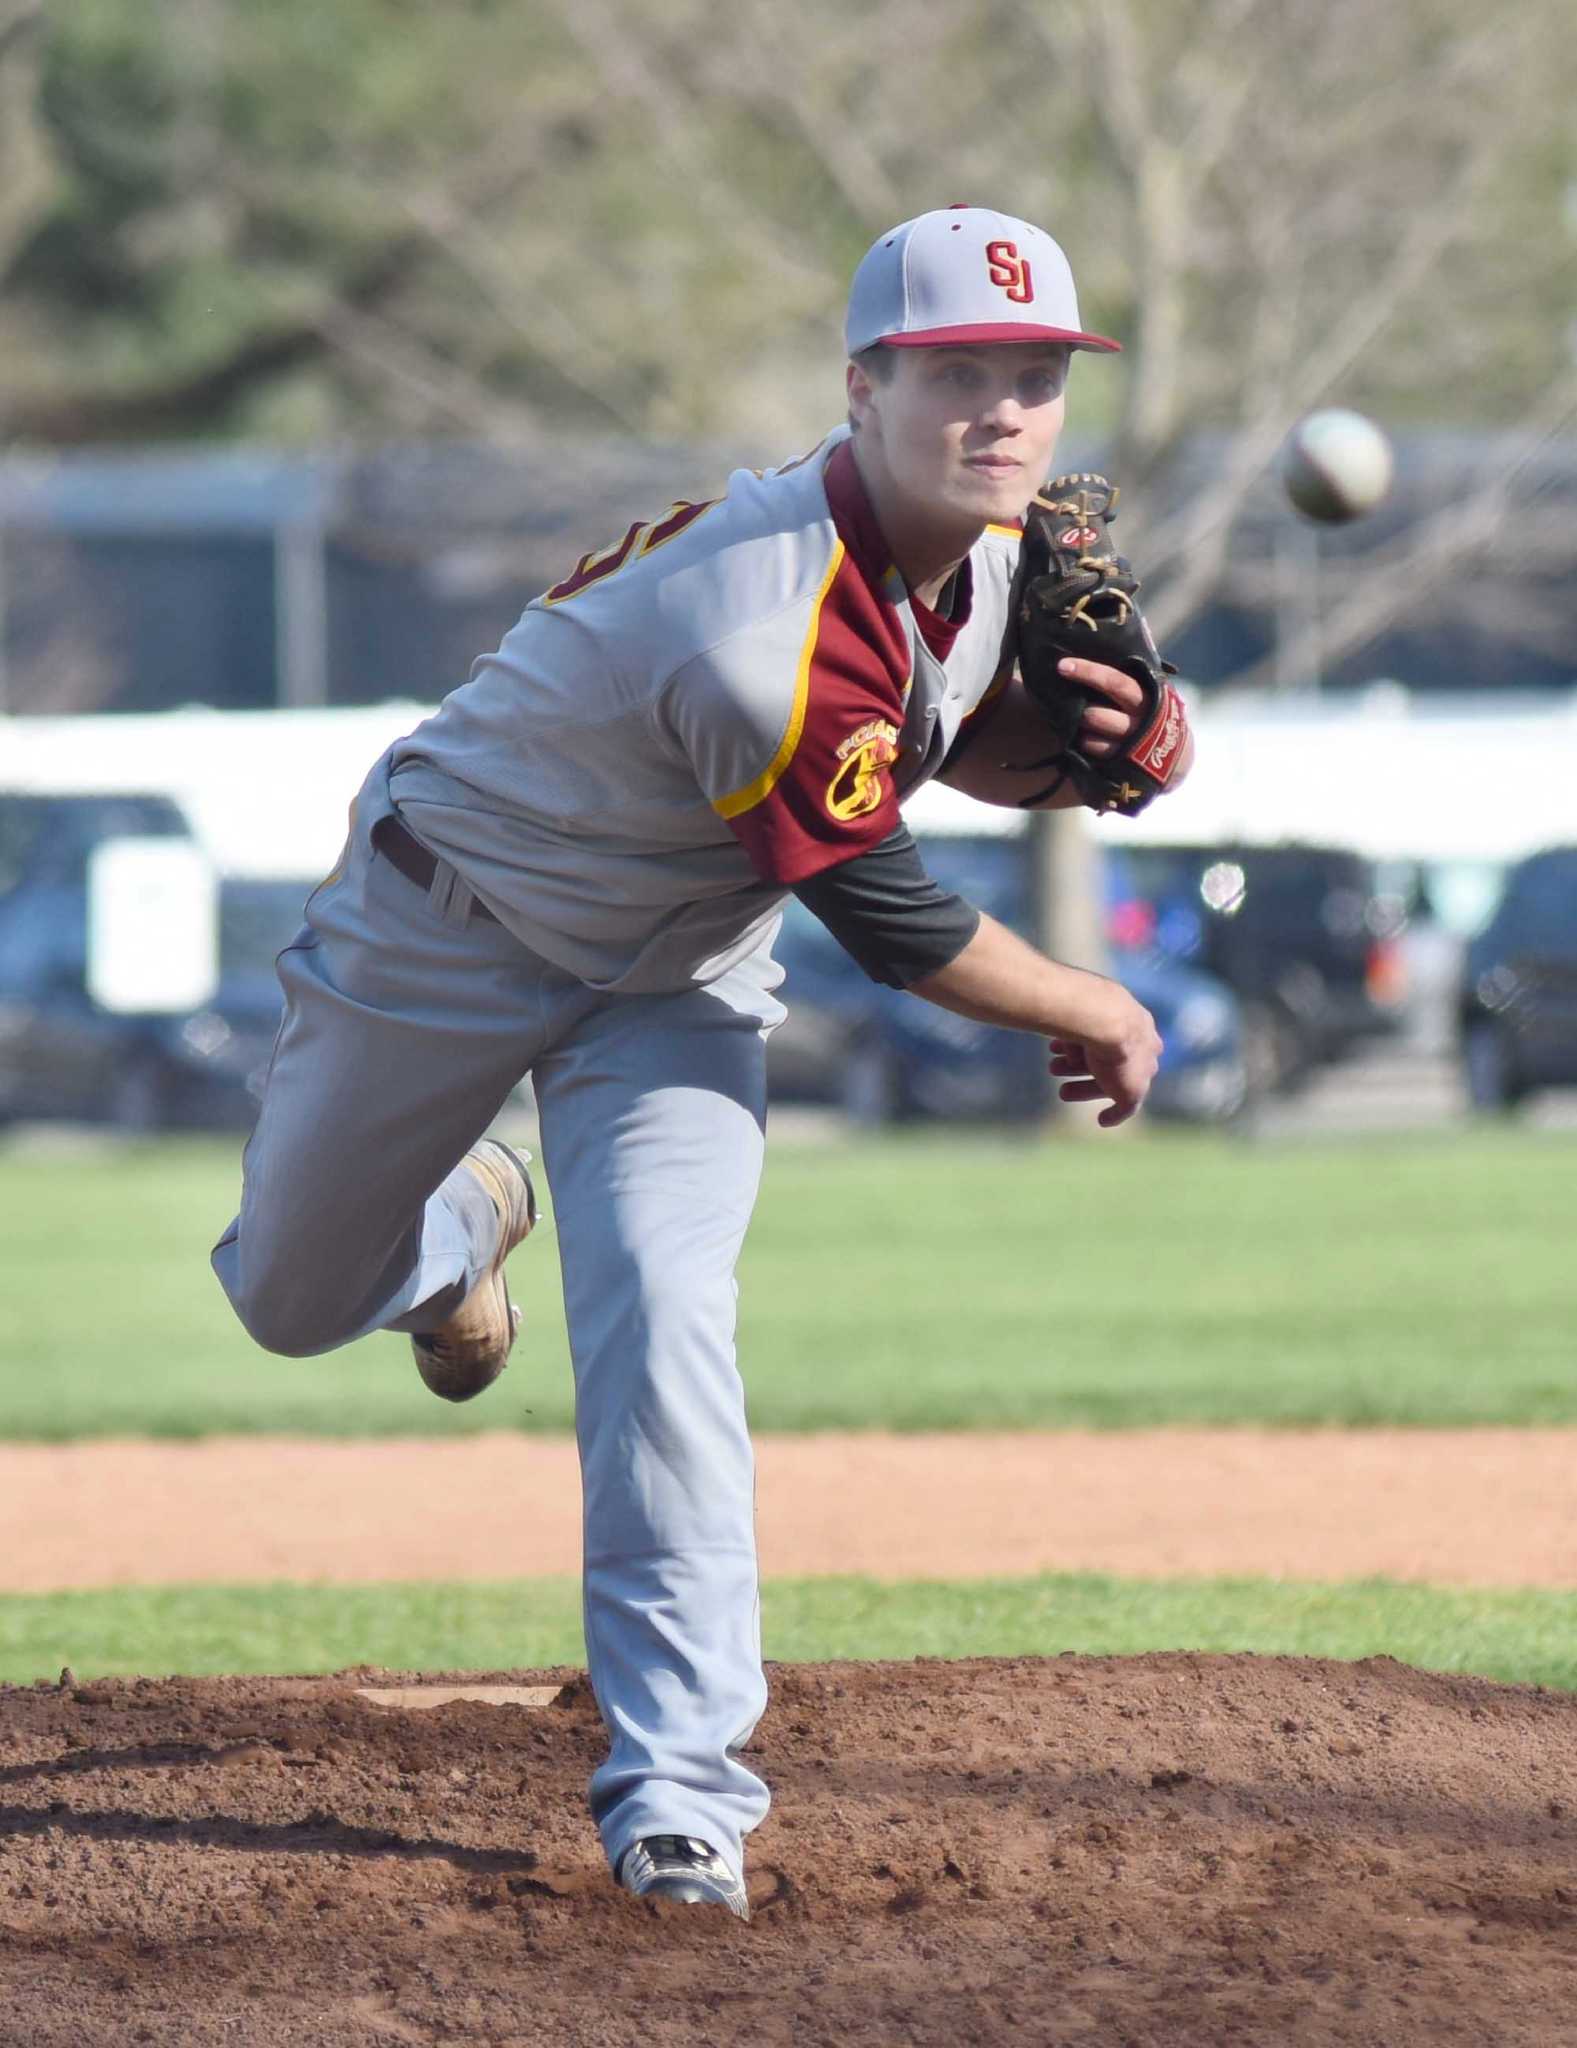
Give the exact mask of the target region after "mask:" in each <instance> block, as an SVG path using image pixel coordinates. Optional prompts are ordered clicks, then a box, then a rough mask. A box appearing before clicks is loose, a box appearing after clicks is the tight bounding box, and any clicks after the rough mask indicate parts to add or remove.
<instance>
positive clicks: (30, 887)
mask: <svg viewBox="0 0 1577 2048" xmlns="http://www.w3.org/2000/svg"><path fill="white" fill-rule="evenodd" d="M191 837H192V833H191V827H190V825H189V824H188V822H187V820H186V817H185V815H184V814H183V813H182V812H181V810H180V809H179V808H178V807H177V806H176V805H175V804H174V803H172V802H171V801H170V799H169V798H168V797H164V796H160V795H157V794H153V793H149V794H137V793H129V794H100V795H72V796H42V795H32V794H14V793H9V792H8V793H0V1123H7V1122H12V1121H16V1120H18V1119H23V1118H25V1119H29V1120H32V1119H40V1120H46V1119H61V1118H63V1119H68V1120H70V1121H72V1122H83V1123H107V1124H112V1125H115V1126H118V1127H119V1128H120V1129H122V1130H128V1131H148V1130H156V1129H160V1128H163V1127H165V1126H168V1125H187V1126H195V1127H240V1128H245V1127H246V1126H247V1125H249V1124H250V1123H251V1121H252V1120H253V1118H255V1116H256V1114H257V1097H258V1092H259V1088H260V1085H261V1076H262V1073H263V1070H264V1068H265V1067H266V1065H267V1061H268V1055H269V1051H270V1048H271V1047H272V1044H273V1038H274V1033H275V1031H276V1029H277V1028H278V1023H279V1012H280V994H279V986H278V983H277V981H275V979H274V975H273V957H274V954H275V953H277V952H278V950H279V948H280V947H281V946H283V945H285V944H287V943H288V941H289V939H290V938H291V936H292V934H293V932H294V930H295V929H296V927H297V925H298V924H299V922H300V910H301V904H302V901H303V899H304V898H305V896H306V894H307V886H308V885H307V884H305V883H275V882H226V883H225V884H224V885H223V887H222V889H221V891H220V894H219V900H218V917H219V930H218V935H217V936H218V947H217V952H218V962H217V964H218V969H219V980H218V985H217V987H216V988H215V990H214V991H213V993H212V995H211V997H210V999H209V1000H208V1002H207V1003H205V1004H204V1006H203V1007H202V1008H201V1009H200V1010H197V1011H194V1012H188V1013H184V1014H182V1013H173V1014H166V1013H146V1014H145V1013H139V1012H119V1011H113V1010H108V1009H105V1008H104V1007H103V1006H102V1004H101V1003H99V1002H98V1001H96V1000H95V998H94V994H93V991H92V988H91V986H90V979H91V978H90V975H89V971H88V951H89V947H88V930H89V895H90V881H89V877H90V871H91V867H92V861H93V856H94V853H95V851H96V850H97V849H98V848H99V847H100V846H102V845H104V844H105V843H106V842H108V841H115V840H124V839H163V838H169V839H180V840H184V841H187V842H190V840H191Z"/></svg>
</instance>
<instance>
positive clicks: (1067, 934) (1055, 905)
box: [1030, 809, 1111, 1137]
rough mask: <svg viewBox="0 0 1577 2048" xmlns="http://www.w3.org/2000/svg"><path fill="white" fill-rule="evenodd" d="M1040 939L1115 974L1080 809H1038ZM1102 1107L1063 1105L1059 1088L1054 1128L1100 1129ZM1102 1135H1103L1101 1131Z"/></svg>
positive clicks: (1075, 962) (1063, 957)
mask: <svg viewBox="0 0 1577 2048" xmlns="http://www.w3.org/2000/svg"><path fill="white" fill-rule="evenodd" d="M1030 848H1031V856H1030V857H1031V860H1032V862H1033V884H1034V901H1035V926H1036V941H1037V943H1038V944H1039V946H1040V949H1041V951H1042V952H1043V953H1049V954H1050V956H1051V957H1052V959H1053V960H1060V961H1062V962H1063V963H1064V964H1065V965H1066V966H1069V967H1083V968H1087V969H1088V970H1089V971H1090V972H1091V973H1094V974H1107V973H1109V972H1110V971H1111V954H1110V948H1109V947H1108V945H1107V941H1106V890H1105V880H1104V876H1103V872H1102V859H1101V848H1100V845H1099V843H1098V841H1097V839H1096V836H1095V833H1094V832H1093V831H1092V830H1091V828H1090V821H1089V816H1088V813H1087V812H1085V811H1084V810H1082V809H1075V810H1068V811H1036V812H1034V813H1032V814H1031V820H1030ZM1098 1110H1099V1104H1096V1105H1094V1106H1092V1105H1090V1104H1087V1103H1082V1102H1079V1103H1073V1102H1063V1101H1062V1100H1061V1099H1060V1098H1059V1096H1058V1095H1057V1092H1056V1089H1055V1087H1053V1089H1052V1095H1051V1115H1050V1119H1049V1121H1050V1124H1051V1128H1052V1130H1053V1131H1054V1132H1055V1134H1056V1135H1057V1136H1059V1137H1062V1136H1075V1137H1085V1136H1089V1135H1092V1134H1093V1133H1094V1132H1095V1130H1096V1128H1097V1127H1096V1123H1095V1118H1096V1114H1097V1113H1098ZM1102 1135H1103V1136H1104V1135H1105V1133H1102Z"/></svg>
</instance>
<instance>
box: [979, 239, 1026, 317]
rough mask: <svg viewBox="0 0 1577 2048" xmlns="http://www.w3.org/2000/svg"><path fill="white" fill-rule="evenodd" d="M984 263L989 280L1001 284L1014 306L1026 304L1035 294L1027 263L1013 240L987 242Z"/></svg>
mask: <svg viewBox="0 0 1577 2048" xmlns="http://www.w3.org/2000/svg"><path fill="white" fill-rule="evenodd" d="M986 263H987V265H988V266H989V268H990V271H991V282H992V283H993V284H999V285H1001V287H1002V289H1003V290H1004V291H1005V292H1006V293H1007V295H1008V297H1009V298H1010V299H1011V300H1012V301H1013V303H1014V304H1015V305H1016V306H1027V305H1028V304H1029V303H1030V301H1031V300H1032V299H1033V298H1034V296H1035V283H1034V279H1033V278H1032V277H1031V276H1030V271H1029V264H1028V262H1027V261H1026V260H1025V258H1024V257H1022V256H1021V255H1020V254H1019V252H1018V247H1017V244H1016V243H1013V242H987V244H986Z"/></svg>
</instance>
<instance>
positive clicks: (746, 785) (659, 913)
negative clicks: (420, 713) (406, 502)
mask: <svg viewBox="0 0 1577 2048" xmlns="http://www.w3.org/2000/svg"><path fill="white" fill-rule="evenodd" d="M1018 541H1019V533H1018V529H1017V528H1016V527H991V528H988V529H987V531H986V532H985V534H984V535H983V536H982V537H981V539H980V541H979V542H978V543H977V544H976V546H975V548H974V549H973V551H972V552H971V554H970V557H969V559H968V562H967V563H966V565H965V566H964V568H963V569H962V570H961V571H960V574H959V576H958V578H957V579H956V581H955V584H954V590H953V601H952V604H951V606H950V616H949V617H947V618H942V617H939V616H938V615H937V614H935V613H933V612H930V611H929V610H927V609H926V608H925V607H924V606H922V605H921V604H920V603H919V602H918V601H917V600H916V599H915V598H914V597H912V596H911V595H910V593H909V592H908V591H907V590H906V588H905V586H904V583H903V580H902V578H901V577H900V576H899V575H898V573H897V571H896V570H895V569H894V568H893V566H892V562H891V555H890V552H889V550H888V548H887V545H886V543H885V542H884V540H883V539H882V536H881V532H880V529H879V527H878V526H877V524H876V520H875V518H874V515H873V514H872V512H871V508H870V505H869V502H868V500H867V499H866V496H865V492H864V488H863V486H862V484H861V481H860V475H859V470H858V467H857V465H856V463H855V461H854V456H853V450H852V447H851V446H850V437H849V433H848V429H847V428H840V429H839V430H837V431H836V432H835V433H833V434H832V435H830V436H829V437H828V438H827V440H825V441H824V442H822V443H821V444H820V445H819V446H818V447H817V448H816V449H814V450H813V451H812V452H811V454H809V455H808V456H805V457H803V458H801V460H800V461H798V462H796V463H790V464H788V465H787V466H785V467H784V468H781V469H777V470H771V471H767V472H764V473H763V472H758V471H754V470H741V471H739V472H737V473H736V474H735V475H734V476H732V477H731V478H730V479H729V483H728V487H727V490H726V493H725V495H724V496H723V497H721V498H719V499H716V500H714V501H712V502H709V503H701V504H678V505H675V506H674V507H673V508H672V509H671V510H670V511H669V512H668V513H667V514H666V515H665V516H664V517H662V518H659V519H657V520H655V521H651V522H641V523H637V524H634V525H632V526H631V527H630V528H629V529H628V531H627V532H626V533H625V534H624V535H623V537H622V538H621V539H620V540H619V541H618V543H617V544H616V545H615V546H613V547H611V548H609V549H607V550H606V551H604V552H602V553H600V554H589V555H586V556H583V557H582V559H581V561H580V563H579V564H578V565H577V567H576V569H575V571H574V573H573V574H571V575H570V576H568V577H566V578H565V580H564V581H563V582H561V583H558V584H556V585H554V587H553V588H552V589H551V590H548V591H545V592H544V593H543V595H542V596H541V597H539V598H537V599H536V600H534V602H533V603H531V604H530V605H528V606H527V608H526V610H525V612H524V613H523V614H522V616H521V618H520V620H519V621H518V623H517V624H516V625H515V626H514V628H513V629H512V630H511V631H510V632H509V634H508V635H507V636H506V637H505V639H504V641H503V644H502V645H501V646H500V647H499V648H498V650H497V652H496V653H493V654H490V655H487V656H484V657H483V658H482V659H481V660H480V661H479V662H478V663H477V664H476V667H475V669H474V670H473V672H472V676H471V680H470V681H469V682H468V683H466V684H465V685H464V686H463V687H462V688H460V689H457V690H456V691H454V692H453V694H452V695H450V696H449V697H448V698H446V699H445V701H444V703H443V705H442V706H441V707H440V709H439V710H438V711H437V712H436V713H435V715H434V716H433V717H432V718H430V719H428V720H427V721H426V723H425V724H423V725H421V726H419V727H418V728H417V730H416V731H415V732H413V733H412V734H411V735H410V736H409V737H408V738H407V739H405V740H402V741H401V742H400V743H399V744H398V745H397V746H396V748H395V749H394V752H393V756H392V761H391V779H390V791H391V794H392V796H393V797H394V800H395V802H396V803H397V804H398V806H399V809H400V811H401V813H402V815H403V816H404V817H405V818H406V820H407V822H408V823H409V824H410V826H411V827H412V829H413V830H414V831H415V832H416V833H417V834H418V835H419V836H420V837H421V838H422V839H423V840H424V841H425V842H426V843H427V844H428V845H429V846H430V847H431V848H432V849H433V850H434V851H435V852H436V853H438V854H440V855H442V856H443V857H444V858H445V859H447V860H448V861H449V862H450V863H451V864H452V865H453V866H454V867H455V868H456V869H457V870H458V871H459V873H460V874H461V875H462V876H463V877H464V878H465V880H466V882H467V883H468V884H469V885H470V886H471V888H472V889H473V890H474V892H475V894H476V895H477V896H479V897H480V898H481V900H482V901H483V902H484V903H486V904H487V906H488V908H489V909H490V910H492V911H493V912H494V914H495V915H496V916H497V917H498V918H499V920H500V921H501V922H502V923H503V924H504V925H505V926H506V927H508V929H510V930H511V931H513V932H514V933H515V934H516V936H517V937H518V938H520V939H521V940H522V941H523V942H524V943H525V944H526V945H528V946H529V947H531V948H532V949H533V951H535V952H536V953H538V954H540V955H541V956H542V957H543V958H545V959H547V960H549V961H551V962H552V963H553V964H554V965H555V966H557V967H560V968H562V969H563V970H565V971H566V972H568V973H570V974H572V975H574V976H575V977H576V978H577V979H578V980H580V981H582V982H584V983H586V984H587V985H589V986H591V987H593V988H604V989H612V990H619V991H621V992H631V993H633V992H647V991H657V990H663V989H679V988H684V987H688V986H695V985H698V984H705V983H707V982H711V981H714V980H716V979H717V978H718V977H719V976H721V975H723V974H724V973H726V972H727V971H728V970H729V968H730V967H732V966H733V965H734V964H735V963H736V962H738V961H739V960H741V959H743V958H744V957H745V956H746V955H747V954H749V953H750V952H752V951H753V950H754V949H755V948H756V947H757V946H758V945H759V944H760V942H761V940H762V938H763V937H764V936H765V933H766V929H767V927H768V926H769V925H770V924H771V922H772V920H773V918H774V917H775V915H776V913H777V909H778V907H779V905H780V904H781V902H782V899H783V896H784V893H785V891H786V890H787V889H789V888H790V887H792V885H793V884H794V883H795V882H798V881H800V880H802V879H804V878H805V877H807V876H809V875H813V874H815V873H817V872H818V871H819V870H821V869H822V868H825V867H828V866H831V865H832V864H833V863H835V862H837V861H841V860H846V859H848V858H849V857H850V856H851V855H853V854H856V853H859V852H861V851H862V850H864V849H865V848H867V847H870V846H873V845H875V844H876V843H877V842H878V841H879V840H881V839H883V838H885V837H886V835H887V834H888V833H889V832H891V831H892V829H893V828H894V826H895V825H896V824H897V822H898V806H899V804H900V802H901V801H902V799H903V798H904V797H905V796H906V795H908V794H909V792H910V791H912V790H913V789H915V788H917V787H918V786H919V785H920V784H921V783H923V782H924V781H926V780H927V779H928V778H929V777H930V776H932V775H934V774H935V772H936V770H937V769H938V768H939V767H940V765H941V763H942V760H943V758H944V756H945V755H946V753H947V750H948V748H949V746H950V745H951V744H952V742H953V739H954V737H955V736H956V734H957V732H958V729H959V726H960V724H961V723H962V722H963V720H964V719H965V718H966V717H967V716H969V715H970V714H971V713H973V712H974V711H975V710H976V709H977V708H978V707H979V705H980V704H981V702H982V700H983V699H984V698H985V697H986V695H987V693H988V692H989V691H990V690H991V686H992V684H993V682H994V681H995V680H996V678H997V672H998V667H999V656H1000V650H1001V643H1002V636H1003V630H1004V627H1005V624H1006V619H1007V597H1008V586H1009V583H1010V581H1011V577H1012V571H1013V565H1014V561H1015V559H1016V556H1017V552H1018Z"/></svg>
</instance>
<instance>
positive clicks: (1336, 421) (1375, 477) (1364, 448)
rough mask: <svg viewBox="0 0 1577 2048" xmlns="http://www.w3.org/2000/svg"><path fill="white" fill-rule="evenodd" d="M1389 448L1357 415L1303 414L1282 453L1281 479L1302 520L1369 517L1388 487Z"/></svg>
mask: <svg viewBox="0 0 1577 2048" xmlns="http://www.w3.org/2000/svg"><path fill="white" fill-rule="evenodd" d="M1392 468H1393V463H1392V457H1391V444H1390V442H1389V441H1388V440H1387V439H1386V437H1385V435H1384V434H1383V433H1382V432H1381V430H1380V429H1379V428H1378V427H1377V426H1376V425H1375V423H1374V421H1373V420H1369V419H1365V418H1364V416H1363V414H1362V413H1361V412H1347V411H1344V410H1343V409H1342V408H1340V407H1336V406H1333V407H1331V408H1330V409H1328V410H1327V411H1325V412H1311V413H1306V414H1305V415H1304V417H1303V418H1302V419H1301V420H1299V422H1298V424H1297V425H1296V426H1295V427H1294V428H1293V430H1292V432H1291V433H1290V434H1289V435H1288V436H1287V440H1286V445H1285V447H1284V448H1283V449H1282V456H1281V479H1282V482H1283V483H1284V484H1285V485H1286V488H1287V496H1288V497H1289V498H1290V499H1291V500H1292V502H1293V504H1294V505H1296V506H1297V508H1298V510H1299V511H1300V512H1301V513H1303V515H1304V517H1305V518H1308V519H1320V520H1324V521H1326V522H1327V523H1332V524H1334V523H1336V522H1338V521H1341V520H1344V519H1359V518H1361V517H1362V516H1363V514H1364V513H1365V512H1372V511H1373V510H1374V508H1375V506H1376V505H1378V504H1379V502H1380V500H1381V499H1382V498H1383V497H1384V496H1385V494H1386V492H1387V491H1388V490H1389V489H1390V488H1391V472H1392Z"/></svg>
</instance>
